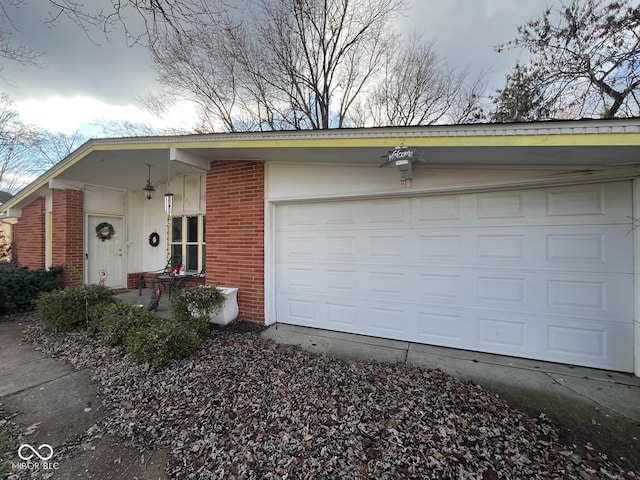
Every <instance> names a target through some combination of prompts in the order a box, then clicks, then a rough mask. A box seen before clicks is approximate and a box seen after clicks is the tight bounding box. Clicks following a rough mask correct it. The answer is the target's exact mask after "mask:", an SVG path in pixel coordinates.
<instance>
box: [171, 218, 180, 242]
mask: <svg viewBox="0 0 640 480" xmlns="http://www.w3.org/2000/svg"><path fill="white" fill-rule="evenodd" d="M181 241H182V217H173V218H172V219H171V242H172V243H173V242H181Z"/></svg>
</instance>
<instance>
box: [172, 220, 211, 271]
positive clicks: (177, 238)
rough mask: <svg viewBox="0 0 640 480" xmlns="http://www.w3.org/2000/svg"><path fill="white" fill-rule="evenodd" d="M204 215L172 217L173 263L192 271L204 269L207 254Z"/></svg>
mask: <svg viewBox="0 0 640 480" xmlns="http://www.w3.org/2000/svg"><path fill="white" fill-rule="evenodd" d="M205 239H206V232H205V216H204V215H201V214H199V215H179V216H174V217H172V218H171V265H172V266H175V265H182V266H184V268H185V270H186V271H187V272H190V273H198V272H201V271H202V270H203V269H204V264H205V254H206V241H205Z"/></svg>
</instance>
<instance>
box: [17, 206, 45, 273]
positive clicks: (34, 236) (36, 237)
mask: <svg viewBox="0 0 640 480" xmlns="http://www.w3.org/2000/svg"><path fill="white" fill-rule="evenodd" d="M45 218H46V216H45V201H44V198H42V197H41V198H38V199H37V200H35V201H33V202H32V203H31V204H29V205H28V206H26V207H24V208H23V209H22V216H21V217H20V218H19V219H18V222H17V223H16V224H15V225H14V226H13V242H14V244H15V245H16V258H17V260H18V264H19V265H20V266H22V267H27V268H31V269H37V268H44V267H45V257H44V252H45V238H46V237H45V225H46V224H45V221H46V220H45Z"/></svg>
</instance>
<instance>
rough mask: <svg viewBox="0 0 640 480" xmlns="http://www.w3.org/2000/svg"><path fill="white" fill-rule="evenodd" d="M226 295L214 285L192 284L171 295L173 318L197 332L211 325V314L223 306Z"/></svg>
mask: <svg viewBox="0 0 640 480" xmlns="http://www.w3.org/2000/svg"><path fill="white" fill-rule="evenodd" d="M225 300H226V297H225V295H224V293H222V291H221V290H220V289H218V288H216V287H213V286H209V285H206V286H202V285H190V286H187V287H184V288H182V289H180V290H178V291H177V292H176V293H174V294H173V295H172V296H171V310H172V312H173V318H174V319H175V320H176V321H177V322H179V323H182V324H184V325H187V326H188V327H189V328H192V329H194V330H195V331H196V332H199V333H200V332H204V331H206V330H207V328H208V327H209V316H210V315H211V314H212V313H214V312H216V311H217V310H218V309H220V308H222V306H223V305H224V302H225Z"/></svg>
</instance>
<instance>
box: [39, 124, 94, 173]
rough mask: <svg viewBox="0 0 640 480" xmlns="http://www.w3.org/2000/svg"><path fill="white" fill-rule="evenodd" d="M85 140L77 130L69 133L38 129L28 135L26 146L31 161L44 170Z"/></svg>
mask: <svg viewBox="0 0 640 480" xmlns="http://www.w3.org/2000/svg"><path fill="white" fill-rule="evenodd" d="M85 141H86V138H85V137H84V136H83V135H82V134H80V132H78V131H77V130H76V131H74V132H72V133H69V134H67V133H63V132H50V131H48V130H39V131H36V132H33V133H32V134H31V135H30V141H29V142H28V144H27V146H28V152H29V156H30V157H31V158H32V159H33V161H32V163H34V164H37V165H39V167H40V168H41V169H42V170H45V169H46V168H49V167H52V166H54V165H55V164H56V163H58V162H59V161H60V160H62V159H63V158H65V157H66V156H67V155H69V154H70V153H71V152H73V151H74V150H75V149H76V148H78V147H79V146H80V145H82V144H83V143H84V142H85ZM34 166H35V165H34Z"/></svg>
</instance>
